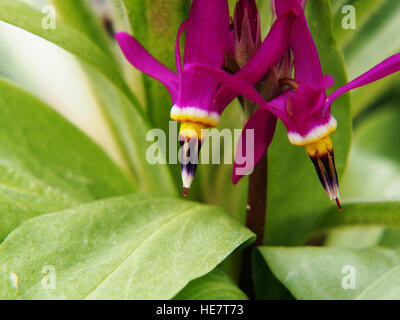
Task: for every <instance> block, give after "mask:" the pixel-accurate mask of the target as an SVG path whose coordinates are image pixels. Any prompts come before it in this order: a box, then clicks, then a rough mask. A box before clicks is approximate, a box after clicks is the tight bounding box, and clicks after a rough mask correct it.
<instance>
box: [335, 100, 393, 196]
mask: <svg viewBox="0 0 400 320" xmlns="http://www.w3.org/2000/svg"><path fill="white" fill-rule="evenodd" d="M397 101H398V97H397V96H396V95H395V96H393V97H391V98H390V99H388V101H387V102H385V103H380V104H379V105H378V106H377V109H376V110H372V111H370V112H369V113H368V114H366V115H365V116H364V117H363V118H361V119H360V120H359V121H358V125H357V128H356V130H355V135H354V144H353V148H352V151H351V154H350V159H349V169H348V170H347V172H346V174H345V176H344V179H343V180H342V182H343V188H342V195H343V196H344V198H346V199H354V201H358V202H362V201H398V200H400V198H399V195H400V162H399V159H400V152H399V150H398V148H396V147H395V141H397V139H398V138H399V137H400V130H399V125H398V124H399V121H400V109H399V107H398V103H397Z"/></svg>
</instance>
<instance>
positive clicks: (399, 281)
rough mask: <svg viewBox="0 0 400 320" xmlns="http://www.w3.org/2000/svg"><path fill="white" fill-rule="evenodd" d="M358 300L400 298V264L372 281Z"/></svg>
mask: <svg viewBox="0 0 400 320" xmlns="http://www.w3.org/2000/svg"><path fill="white" fill-rule="evenodd" d="M357 300H400V266H398V267H395V268H392V269H390V270H389V271H388V272H386V273H385V274H383V275H382V276H381V277H380V278H378V279H377V280H375V281H374V282H373V283H371V284H370V285H369V286H368V287H367V288H365V289H364V291H362V292H361V293H360V295H359V296H358V297H357Z"/></svg>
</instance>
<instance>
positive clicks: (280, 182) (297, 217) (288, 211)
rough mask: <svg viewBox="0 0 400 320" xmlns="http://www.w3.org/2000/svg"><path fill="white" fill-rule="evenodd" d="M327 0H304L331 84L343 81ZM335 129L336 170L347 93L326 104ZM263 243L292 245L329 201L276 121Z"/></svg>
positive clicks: (346, 126)
mask: <svg viewBox="0 0 400 320" xmlns="http://www.w3.org/2000/svg"><path fill="white" fill-rule="evenodd" d="M330 10H331V9H330V4H329V1H328V0H323V1H321V0H311V1H307V17H308V21H309V25H310V29H311V32H312V34H313V36H314V40H315V42H316V45H317V47H318V52H319V55H320V58H321V63H322V67H323V71H324V73H327V74H332V75H333V76H334V77H335V80H336V81H335V87H339V86H342V85H344V84H345V83H346V82H347V78H346V72H345V68H344V62H343V57H342V55H341V54H340V52H339V50H338V49H337V47H336V44H335V41H334V39H333V36H332V30H331V21H332V17H331V13H330ZM332 112H333V115H334V116H335V118H336V119H337V121H338V124H339V125H338V129H337V131H336V132H335V133H334V134H332V136H331V137H332V140H333V145H334V150H335V161H336V167H337V170H338V174H339V176H341V175H342V174H343V172H344V169H345V166H346V162H347V156H348V153H349V148H350V141H351V119H350V101H349V97H348V96H347V95H345V96H343V97H341V98H340V99H338V100H337V101H336V102H335V103H334V104H333V105H332ZM268 179H269V180H268V185H269V187H268V188H269V193H268V213H267V223H266V236H265V238H266V243H267V244H271V245H296V244H300V243H303V242H304V241H305V240H306V237H307V234H308V233H309V232H310V231H312V230H313V229H314V228H316V227H317V225H318V222H319V219H320V218H321V216H322V215H323V214H324V212H325V211H326V210H327V209H328V208H329V207H331V206H332V204H331V203H330V201H329V199H328V197H327V196H326V194H325V192H324V190H323V188H322V186H321V184H320V182H319V180H318V176H317V174H316V172H315V169H314V167H313V165H312V162H311V161H310V159H309V157H308V155H307V153H306V152H305V150H304V148H300V147H296V146H292V145H291V144H290V143H289V142H288V138H287V132H286V130H285V129H284V128H283V126H282V124H279V126H278V130H277V133H276V135H275V137H274V140H273V142H272V144H271V148H270V150H269V172H268Z"/></svg>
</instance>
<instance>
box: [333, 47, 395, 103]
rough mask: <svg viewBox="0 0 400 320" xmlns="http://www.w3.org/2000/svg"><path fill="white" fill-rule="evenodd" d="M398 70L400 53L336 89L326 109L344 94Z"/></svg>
mask: <svg viewBox="0 0 400 320" xmlns="http://www.w3.org/2000/svg"><path fill="white" fill-rule="evenodd" d="M399 70H400V53H398V54H395V55H394V56H391V57H390V58H387V59H386V60H384V61H383V62H381V63H380V64H378V65H377V66H375V67H373V68H372V69H371V70H369V71H367V72H365V73H364V74H362V75H361V76H359V77H358V78H356V79H354V80H353V81H350V82H349V83H348V84H346V85H345V86H343V87H341V88H339V89H337V90H336V91H335V92H333V93H332V94H331V95H330V96H329V97H328V99H327V103H326V107H327V108H329V106H330V105H331V104H332V102H333V101H335V100H336V99H337V98H338V97H340V96H341V95H342V94H345V93H346V92H348V91H350V90H353V89H356V88H359V87H362V86H365V85H367V84H369V83H372V82H374V81H377V80H380V79H382V78H384V77H386V76H388V75H390V74H392V73H395V72H397V71H399Z"/></svg>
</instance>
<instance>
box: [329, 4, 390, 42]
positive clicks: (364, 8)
mask: <svg viewBox="0 0 400 320" xmlns="http://www.w3.org/2000/svg"><path fill="white" fill-rule="evenodd" d="M340 2H341V1H340V0H339V1H337V0H336V1H333V3H332V6H335V7H336V10H334V11H336V12H335V14H334V19H333V32H334V36H335V39H336V41H337V43H338V46H339V47H340V48H343V47H344V46H346V45H347V44H348V43H349V42H350V41H351V40H353V38H354V36H355V35H357V33H358V32H359V30H360V29H362V27H363V26H364V25H365V24H366V23H367V22H368V21H369V20H370V19H371V17H373V15H374V14H375V13H376V12H377V10H378V9H379V7H380V6H381V5H382V3H383V2H384V0H354V1H347V3H346V2H345V3H340ZM345 5H351V6H353V7H354V9H355V12H356V29H344V28H343V26H342V21H343V19H344V18H345V17H346V15H348V14H349V13H348V12H347V11H346V13H342V8H343V7H344V6H345Z"/></svg>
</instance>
